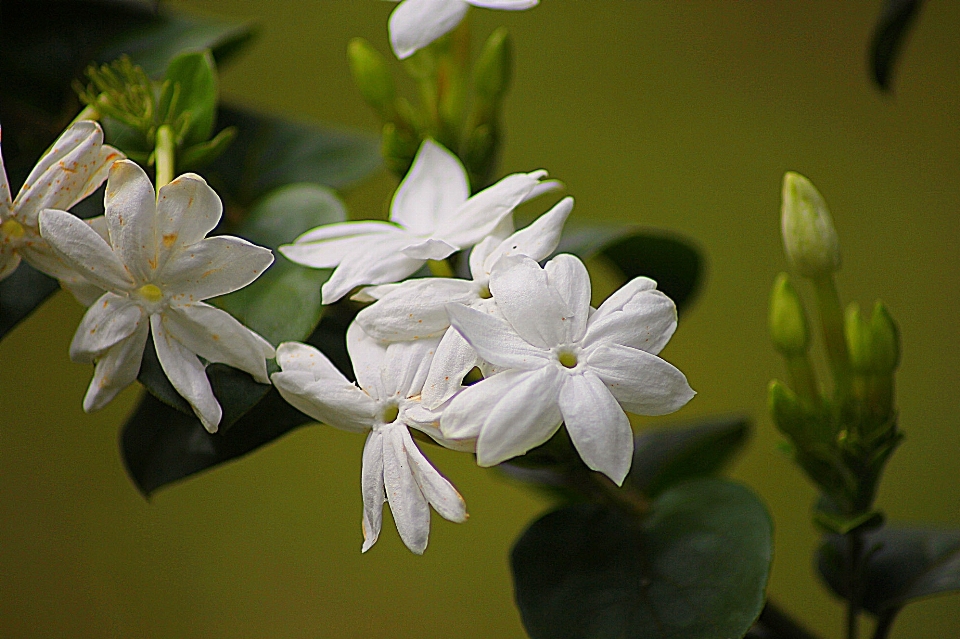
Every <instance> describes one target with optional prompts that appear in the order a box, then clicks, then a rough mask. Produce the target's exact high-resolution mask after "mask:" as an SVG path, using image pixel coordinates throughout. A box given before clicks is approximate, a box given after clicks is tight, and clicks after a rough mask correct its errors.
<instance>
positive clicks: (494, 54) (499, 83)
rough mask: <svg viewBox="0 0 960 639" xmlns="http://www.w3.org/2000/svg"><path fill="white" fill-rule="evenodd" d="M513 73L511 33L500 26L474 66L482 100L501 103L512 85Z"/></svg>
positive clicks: (476, 87)
mask: <svg viewBox="0 0 960 639" xmlns="http://www.w3.org/2000/svg"><path fill="white" fill-rule="evenodd" d="M512 74H513V47H512V46H511V44H510V35H509V34H508V33H507V30H506V29H504V28H503V27H500V28H499V29H497V30H496V31H494V32H493V33H492V34H491V35H490V37H489V38H487V41H486V43H485V44H484V45H483V50H482V51H481V52H480V57H479V58H478V59H477V63H476V65H475V66H474V68H473V82H474V87H475V89H476V92H477V97H478V98H479V99H480V100H483V101H486V102H489V103H491V104H493V105H496V104H497V103H499V102H500V101H501V100H502V99H503V96H504V95H505V94H506V92H507V88H508V87H509V85H510V77H511V75H512Z"/></svg>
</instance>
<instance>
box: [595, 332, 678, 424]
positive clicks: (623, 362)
mask: <svg viewBox="0 0 960 639" xmlns="http://www.w3.org/2000/svg"><path fill="white" fill-rule="evenodd" d="M586 363H587V365H588V366H589V368H590V370H592V371H593V372H594V373H596V374H597V377H599V378H600V379H601V380H603V383H604V384H606V385H607V388H609V389H610V392H611V393H613V396H614V397H616V398H617V401H618V402H620V405H621V406H623V408H624V410H628V411H630V412H631V413H636V414H637V415H666V414H668V413H672V412H674V411H676V410H678V409H679V408H680V407H681V406H683V405H684V404H686V403H687V402H689V401H690V400H691V399H692V398H693V396H694V395H696V393H695V392H694V391H693V389H691V388H690V385H689V384H688V383H687V378H686V377H684V375H683V373H681V372H680V371H679V370H678V369H677V368H676V367H675V366H673V365H672V364H669V363H667V362H665V361H664V360H662V359H660V358H659V357H657V356H656V355H651V354H650V353H647V352H646V351H642V350H639V349H636V348H630V347H629V346H620V345H619V344H603V345H600V346H598V347H595V348H594V349H592V350H591V351H589V352H588V354H587V359H586Z"/></svg>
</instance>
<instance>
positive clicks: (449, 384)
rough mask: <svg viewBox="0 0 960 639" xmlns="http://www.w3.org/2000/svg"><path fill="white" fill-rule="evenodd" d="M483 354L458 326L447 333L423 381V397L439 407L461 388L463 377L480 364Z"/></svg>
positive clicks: (431, 405) (430, 405)
mask: <svg viewBox="0 0 960 639" xmlns="http://www.w3.org/2000/svg"><path fill="white" fill-rule="evenodd" d="M478 361H479V357H478V356H477V352H476V351H475V350H473V347H472V346H470V344H468V343H467V340H465V339H463V336H462V335H461V334H460V333H459V332H458V331H457V329H455V328H452V327H451V328H448V329H447V332H446V333H444V334H443V338H442V339H441V340H440V344H439V345H438V346H437V351H436V353H435V354H434V356H433V362H432V363H431V364H430V371H429V372H428V373H427V379H426V381H424V383H423V392H422V393H421V395H420V401H421V402H423V405H424V406H425V407H426V408H427V409H430V410H433V409H436V408H438V407H439V406H440V405H441V404H443V403H444V402H445V401H447V400H448V399H450V398H451V397H453V396H454V394H456V392H457V391H458V390H460V388H461V383H462V382H463V377H464V375H466V374H467V373H469V372H470V370H471V369H472V368H473V367H474V366H476V365H477V362H478Z"/></svg>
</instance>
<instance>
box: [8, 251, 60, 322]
mask: <svg viewBox="0 0 960 639" xmlns="http://www.w3.org/2000/svg"><path fill="white" fill-rule="evenodd" d="M59 288H60V285H59V284H57V280H55V279H53V278H52V277H47V276H46V275H44V274H43V273H41V272H40V271H38V270H36V269H34V268H33V267H32V266H30V265H29V264H27V263H26V262H21V263H20V266H19V267H18V268H17V270H16V271H14V272H13V274H12V275H10V276H9V277H7V278H6V279H4V280H0V339H3V337H4V336H5V335H6V334H7V333H9V332H10V331H11V330H13V327H14V326H16V325H17V324H19V323H20V321H21V320H23V319H25V318H26V317H27V316H28V315H29V314H30V313H32V312H33V310H34V309H35V308H37V307H38V306H40V304H41V303H42V302H43V301H44V300H46V299H47V298H48V297H50V296H51V295H53V294H54V293H55V292H56V291H57V289H59Z"/></svg>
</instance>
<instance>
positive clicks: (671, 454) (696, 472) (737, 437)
mask: <svg viewBox="0 0 960 639" xmlns="http://www.w3.org/2000/svg"><path fill="white" fill-rule="evenodd" d="M749 436H750V422H749V420H748V419H747V418H746V417H742V416H730V417H725V418H713V419H710V420H708V421H701V422H699V423H697V424H695V425H688V426H683V427H675V426H671V427H667V428H659V429H657V430H649V431H645V432H643V433H640V434H639V435H637V436H636V438H635V439H634V444H633V465H632V466H631V468H630V474H629V475H628V476H627V479H626V481H627V482H628V483H629V484H630V485H632V486H634V487H636V488H638V489H639V490H641V491H643V492H644V493H646V494H647V495H649V496H651V497H655V496H657V495H658V494H660V493H661V492H663V490H665V489H666V488H669V487H670V486H673V485H674V484H677V483H679V482H681V481H683V480H685V479H690V478H693V477H705V476H708V475H714V474H716V473H718V472H720V471H721V470H722V469H723V468H724V466H726V464H727V463H728V462H729V461H730V460H731V459H732V458H733V456H734V455H735V454H736V453H737V452H739V451H740V449H741V448H743V445H744V444H745V443H746V442H747V438H748V437H749Z"/></svg>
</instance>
